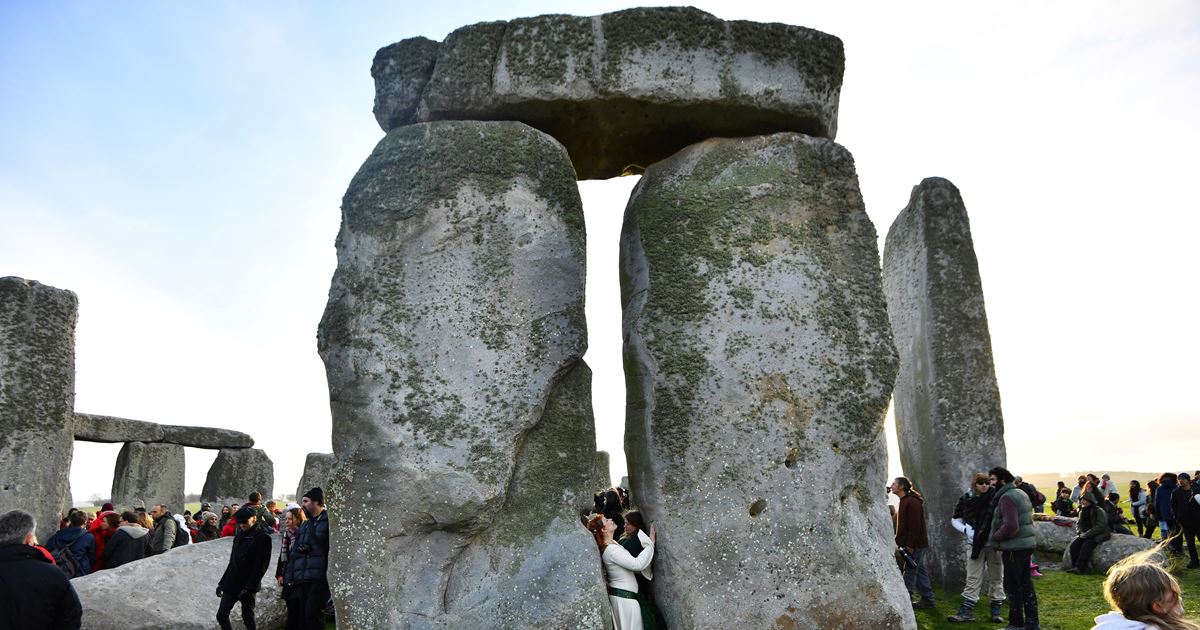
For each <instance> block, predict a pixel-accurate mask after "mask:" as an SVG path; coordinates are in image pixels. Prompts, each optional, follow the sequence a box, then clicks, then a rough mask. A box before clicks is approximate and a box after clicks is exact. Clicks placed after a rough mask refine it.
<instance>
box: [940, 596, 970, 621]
mask: <svg viewBox="0 0 1200 630" xmlns="http://www.w3.org/2000/svg"><path fill="white" fill-rule="evenodd" d="M946 621H949V622H950V623H961V622H964V621H975V602H973V601H970V600H967V599H964V600H963V603H962V604H961V605H959V607H958V612H956V613H954V614H953V615H950V616H949V617H946Z"/></svg>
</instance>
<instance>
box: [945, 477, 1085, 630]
mask: <svg viewBox="0 0 1200 630" xmlns="http://www.w3.org/2000/svg"><path fill="white" fill-rule="evenodd" d="M1063 490H1064V491H1066V492H1067V493H1068V494H1069V493H1070V492H1071V491H1070V490H1068V489H1066V488H1063ZM995 493H996V491H995V489H994V488H992V486H991V483H990V482H989V480H988V476H987V475H986V474H985V473H975V474H974V475H972V476H971V489H970V490H967V492H966V494H964V495H962V496H961V497H959V499H958V503H957V504H956V505H955V506H954V516H953V518H952V519H951V523H952V524H953V525H954V529H956V530H958V531H960V532H962V533H963V535H964V539H963V542H964V544H965V545H966V546H967V547H968V552H967V581H966V585H965V586H964V587H963V592H962V597H963V601H962V604H960V605H959V607H958V611H957V612H955V613H954V614H953V615H950V616H949V617H946V620H947V621H949V622H951V623H960V622H967V621H975V605H976V604H977V603H978V602H979V591H980V590H981V588H982V586H983V581H984V578H985V577H986V578H987V582H988V601H989V602H990V603H991V611H990V617H991V620H992V621H994V622H1003V621H1004V618H1003V617H1001V616H1000V605H1001V604H1002V603H1003V602H1004V586H1003V583H1002V580H1003V578H1002V575H1003V574H1002V567H1001V563H1000V553H999V552H997V551H996V550H995V549H992V548H990V547H988V546H987V541H988V533H989V529H988V525H989V524H990V523H989V522H988V521H989V520H990V519H991V516H992V512H991V501H992V497H993V496H995Z"/></svg>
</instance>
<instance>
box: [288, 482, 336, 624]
mask: <svg viewBox="0 0 1200 630" xmlns="http://www.w3.org/2000/svg"><path fill="white" fill-rule="evenodd" d="M300 507H301V508H303V509H304V513H305V514H306V515H307V516H308V520H306V521H304V524H302V525H301V526H300V529H298V530H296V540H295V541H293V542H292V548H291V550H290V551H289V552H288V562H287V567H285V568H284V570H283V583H284V585H286V586H287V587H288V597H289V598H296V601H294V602H291V603H289V605H288V619H287V627H288V628H289V629H290V628H304V629H306V630H307V629H313V630H324V628H325V612H324V610H325V604H326V603H327V602H329V580H328V579H327V577H326V575H325V570H326V567H328V565H329V514H328V513H327V512H326V511H325V492H324V491H323V490H321V489H320V488H313V489H312V490H309V491H308V492H306V493H304V498H303V499H301V501H300Z"/></svg>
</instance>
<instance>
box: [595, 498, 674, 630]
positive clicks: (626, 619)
mask: <svg viewBox="0 0 1200 630" xmlns="http://www.w3.org/2000/svg"><path fill="white" fill-rule="evenodd" d="M587 528H588V531H590V532H591V533H592V537H593V539H594V540H595V541H596V547H597V548H599V550H600V561H601V570H602V571H603V573H604V583H605V584H607V585H608V603H609V605H611V606H612V617H613V627H614V628H615V630H643V629H646V628H655V627H656V626H655V622H656V617H655V615H654V612H653V611H652V610H651V608H650V603H649V600H648V599H647V598H646V597H645V596H644V595H643V594H642V593H641V592H640V591H639V590H638V583H637V578H636V577H635V576H636V574H637V573H639V572H643V571H645V570H647V569H649V567H650V562H651V561H652V560H653V559H654V542H655V541H656V540H657V539H658V535H657V532H656V531H655V528H654V526H651V527H650V534H649V535H647V534H646V533H645V532H641V531H639V533H638V541H639V542H640V543H641V545H642V551H641V553H639V554H638V556H637V557H636V558H635V557H633V556H632V555H630V553H629V551H627V550H626V549H625V547H622V546H621V545H618V544H613V532H615V531H617V524H616V523H615V522H613V520H612V519H611V518H608V517H606V516H604V515H603V514H593V515H592V516H591V517H590V518H589V519H588V522H587Z"/></svg>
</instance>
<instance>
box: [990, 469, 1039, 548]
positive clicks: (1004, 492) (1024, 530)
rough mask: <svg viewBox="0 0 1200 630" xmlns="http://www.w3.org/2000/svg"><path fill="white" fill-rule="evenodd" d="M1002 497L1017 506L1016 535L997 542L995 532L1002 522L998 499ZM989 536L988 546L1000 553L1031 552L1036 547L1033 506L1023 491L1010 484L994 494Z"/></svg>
mask: <svg viewBox="0 0 1200 630" xmlns="http://www.w3.org/2000/svg"><path fill="white" fill-rule="evenodd" d="M1004 496H1007V497H1008V498H1009V499H1011V500H1012V501H1013V502H1014V503H1016V504H1017V533H1016V534H1014V535H1013V537H1012V538H1008V539H1006V540H997V539H996V530H998V529H1000V524H1001V523H1003V522H1004V517H1003V515H1002V513H1001V510H1000V498H1001V497H1004ZM991 534H992V535H991V537H990V539H989V541H988V545H989V546H991V547H994V548H996V549H999V550H1000V551H1032V550H1033V548H1034V547H1035V546H1037V540H1036V539H1035V537H1034V535H1033V505H1032V504H1031V503H1030V502H1029V495H1027V494H1025V491H1024V490H1021V489H1020V488H1018V487H1016V486H1014V485H1012V484H1011V483H1010V484H1006V485H1004V486H1002V487H1001V488H1000V491H999V492H997V493H996V498H995V499H994V500H993V501H992V529H991Z"/></svg>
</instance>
